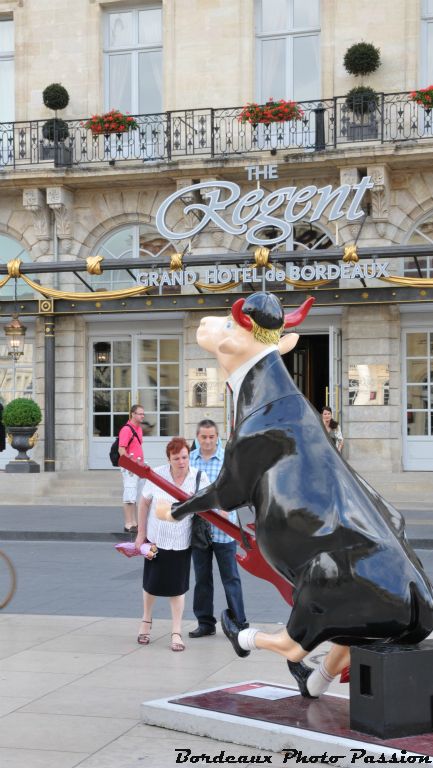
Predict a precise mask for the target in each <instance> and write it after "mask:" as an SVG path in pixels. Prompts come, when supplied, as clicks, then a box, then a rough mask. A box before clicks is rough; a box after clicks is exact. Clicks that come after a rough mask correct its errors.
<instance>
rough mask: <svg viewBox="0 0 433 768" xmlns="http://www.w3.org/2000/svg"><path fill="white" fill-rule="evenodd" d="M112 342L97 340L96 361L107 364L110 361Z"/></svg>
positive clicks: (98, 363) (99, 363)
mask: <svg viewBox="0 0 433 768" xmlns="http://www.w3.org/2000/svg"><path fill="white" fill-rule="evenodd" d="M110 353H111V344H109V343H108V342H106V341H97V342H96V344H95V363H97V365H107V364H108V363H109V362H110Z"/></svg>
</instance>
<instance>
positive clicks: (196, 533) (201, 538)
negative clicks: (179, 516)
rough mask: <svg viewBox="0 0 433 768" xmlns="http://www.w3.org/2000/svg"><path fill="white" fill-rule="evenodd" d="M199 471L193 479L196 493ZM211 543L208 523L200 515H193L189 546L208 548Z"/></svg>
mask: <svg viewBox="0 0 433 768" xmlns="http://www.w3.org/2000/svg"><path fill="white" fill-rule="evenodd" d="M200 477H201V471H198V472H197V476H196V480H195V492H196V493H197V491H198V487H199V485H200ZM211 545H212V534H211V527H210V523H208V521H207V520H205V519H204V517H201V515H193V518H192V528H191V546H192V547H196V548H197V549H208V547H210V546H211Z"/></svg>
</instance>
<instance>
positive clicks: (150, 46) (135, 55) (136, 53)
mask: <svg viewBox="0 0 433 768" xmlns="http://www.w3.org/2000/svg"><path fill="white" fill-rule="evenodd" d="M155 10H160V11H161V41H160V42H158V43H156V42H155V43H140V42H139V13H140V12H142V11H155ZM119 13H132V30H133V35H134V41H133V42H132V43H130V44H129V45H124V46H119V47H116V48H111V47H110V45H109V34H110V16H112V15H114V14H119ZM163 21H164V17H163V8H162V3H152V4H151V5H140V6H129V7H127V8H106V9H105V11H104V17H103V49H102V51H103V57H104V105H105V106H104V109H105V110H109V109H112V108H116V107H117V106H118V105H116V104H110V59H111V57H113V56H119V55H125V54H129V55H130V56H131V61H130V64H131V92H130V96H131V108H130V109H128V110H127V111H128V112H130V113H131V114H132V115H138V114H147V113H141V112H140V110H139V86H140V83H139V58H140V54H141V53H151V52H155V53H157V52H160V53H161V58H162V56H163ZM162 66H163V60H162ZM162 82H163V80H162ZM160 99H161V108H160V110H159V111H160V112H163V89H162V88H161V94H160ZM149 114H154V113H149ZM155 114H158V112H157V113H155Z"/></svg>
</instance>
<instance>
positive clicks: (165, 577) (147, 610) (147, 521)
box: [135, 437, 209, 651]
mask: <svg viewBox="0 0 433 768" xmlns="http://www.w3.org/2000/svg"><path fill="white" fill-rule="evenodd" d="M189 453H190V448H189V446H188V443H187V442H186V440H185V439H184V438H183V437H174V438H173V439H172V440H170V442H169V443H168V445H167V448H166V454H167V458H168V461H169V463H168V464H165V465H164V466H162V467H157V468H156V470H155V472H157V474H158V475H161V477H163V478H164V479H165V480H168V481H169V482H171V483H173V484H174V485H177V486H178V488H181V489H182V491H185V493H187V494H188V495H189V496H190V495H192V494H193V493H195V491H196V477H197V470H196V469H193V468H192V467H190V466H189ZM207 485H209V480H208V478H207V476H206V473H205V472H202V473H201V477H200V483H199V488H205V487H206V486H207ZM160 501H168V502H169V503H170V504H172V503H173V501H175V499H174V498H173V497H172V496H170V494H168V493H167V492H166V491H163V490H161V488H158V486H156V485H154V483H152V482H150V481H149V480H146V482H145V483H144V486H143V493H142V497H141V499H140V503H139V508H138V534H137V538H136V540H135V546H136V547H137V549H138V548H139V547H140V546H141V545H142V544H143V542H145V541H150V542H152V544H156V545H157V547H158V555H157V557H156V558H153V559H152V560H147V559H145V560H144V571H143V604H144V609H143V619H142V622H141V625H140V629H139V634H138V637H137V642H138V643H139V644H140V645H148V644H149V642H150V630H151V627H152V609H153V604H154V602H155V598H156V597H168V598H169V601H170V609H171V618H172V633H171V649H172V651H183V650H185V645H184V644H183V641H182V635H181V629H182V616H183V610H184V605H185V593H186V592H187V591H188V589H189V572H190V565H191V546H190V545H191V525H192V516H191V515H190V516H188V517H186V518H185V519H184V520H182V521H181V522H180V523H179V524H178V525H173V524H172V523H167V522H165V521H163V520H158V518H157V517H156V515H155V507H156V505H157V503H158V502H160Z"/></svg>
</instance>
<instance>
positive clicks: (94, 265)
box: [86, 256, 104, 275]
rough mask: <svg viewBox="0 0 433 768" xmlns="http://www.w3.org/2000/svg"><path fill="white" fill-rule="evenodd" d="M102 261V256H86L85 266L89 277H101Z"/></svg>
mask: <svg viewBox="0 0 433 768" xmlns="http://www.w3.org/2000/svg"><path fill="white" fill-rule="evenodd" d="M103 261H104V257H103V256H88V258H87V259H86V264H87V271H88V273H89V275H102V273H103V271H104V270H103V269H102V262H103Z"/></svg>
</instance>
